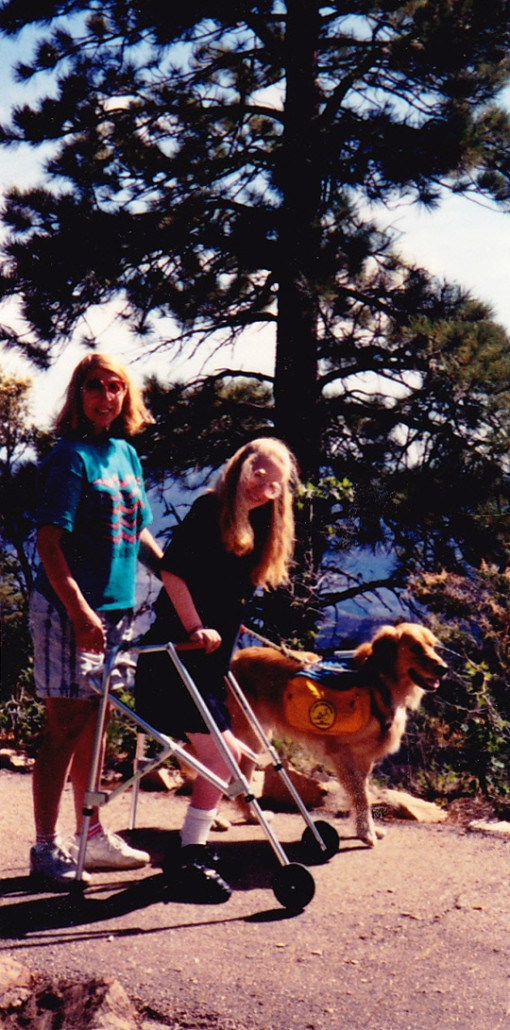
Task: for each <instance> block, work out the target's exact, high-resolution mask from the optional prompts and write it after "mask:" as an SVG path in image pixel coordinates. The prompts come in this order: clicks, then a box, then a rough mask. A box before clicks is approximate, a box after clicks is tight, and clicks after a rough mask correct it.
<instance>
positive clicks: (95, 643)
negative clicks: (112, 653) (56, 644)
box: [72, 608, 106, 654]
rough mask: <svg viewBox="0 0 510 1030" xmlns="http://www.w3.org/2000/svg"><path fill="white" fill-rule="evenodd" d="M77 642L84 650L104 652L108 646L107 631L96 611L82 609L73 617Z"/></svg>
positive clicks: (97, 652) (96, 652)
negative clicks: (105, 631)
mask: <svg viewBox="0 0 510 1030" xmlns="http://www.w3.org/2000/svg"><path fill="white" fill-rule="evenodd" d="M72 623H73V629H74V635H75V638H76V644H77V646H78V647H80V648H81V649H82V651H92V652H94V653H95V654H102V653H103V651H104V650H105V647H106V639H105V633H104V629H103V625H102V622H101V619H100V618H99V616H98V615H97V614H96V612H95V611H93V610H92V608H90V609H89V610H88V611H81V612H79V614H77V615H75V616H74V617H73V618H72Z"/></svg>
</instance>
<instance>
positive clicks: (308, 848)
mask: <svg viewBox="0 0 510 1030" xmlns="http://www.w3.org/2000/svg"><path fill="white" fill-rule="evenodd" d="M314 826H315V829H316V830H317V833H318V834H319V835H320V837H321V838H322V842H323V844H324V845H325V849H324V850H323V849H322V848H321V846H320V844H319V842H318V840H317V839H316V837H315V836H314V834H313V832H312V830H311V829H310V827H309V826H307V827H306V830H305V831H304V833H303V836H302V837H301V843H302V845H303V847H304V848H305V861H306V859H307V858H308V860H309V861H310V862H328V861H329V859H330V858H332V857H333V855H336V853H337V851H338V850H339V848H340V837H339V836H338V833H337V832H336V830H335V827H334V826H332V825H331V823H326V822H325V821H324V820H323V819H319V820H318V822H316V823H314Z"/></svg>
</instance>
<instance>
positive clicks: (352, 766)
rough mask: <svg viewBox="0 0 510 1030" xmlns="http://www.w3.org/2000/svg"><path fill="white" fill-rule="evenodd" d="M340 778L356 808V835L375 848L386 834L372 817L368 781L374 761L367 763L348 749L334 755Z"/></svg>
mask: <svg viewBox="0 0 510 1030" xmlns="http://www.w3.org/2000/svg"><path fill="white" fill-rule="evenodd" d="M332 759H333V762H334V765H335V769H336V774H337V776H338V779H339V781H340V783H341V785H342V787H344V788H345V790H346V791H347V793H348V795H349V797H350V799H351V801H352V804H353V808H354V815H355V820H356V837H358V839H359V840H361V841H363V844H366V845H367V847H369V848H373V847H375V845H376V843H377V838H378V837H383V836H384V831H381V832H379V831H378V830H376V827H375V823H374V820H373V818H372V810H371V805H370V795H369V790H368V782H369V777H370V773H371V771H372V763H367V762H366V761H365V762H363V760H362V759H361V758H360V756H356V757H354V756H353V755H352V754H350V753H349V752H348V751H347V750H346V751H343V752H342V753H337V754H336V755H332Z"/></svg>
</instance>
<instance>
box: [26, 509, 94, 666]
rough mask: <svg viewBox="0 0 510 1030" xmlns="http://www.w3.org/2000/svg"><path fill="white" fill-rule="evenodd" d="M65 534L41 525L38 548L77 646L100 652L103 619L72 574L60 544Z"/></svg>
mask: <svg viewBox="0 0 510 1030" xmlns="http://www.w3.org/2000/svg"><path fill="white" fill-rule="evenodd" d="M63 533H64V530H63V529H61V528H60V526H41V527H40V529H39V530H38V532H37V551H38V554H39V557H40V559H41V561H42V563H43V565H44V570H45V572H46V575H47V577H48V579H49V581H50V583H51V586H52V587H53V589H54V591H55V593H56V595H57V597H58V598H59V599H60V600H61V601H62V604H63V605H64V607H65V609H66V611H67V613H68V615H69V618H70V619H71V622H72V624H73V629H74V635H75V637H76V643H77V645H78V647H81V648H83V650H85V651H95V652H98V653H100V652H102V651H104V649H105V635H104V630H103V627H102V624H101V619H100V618H99V616H98V614H97V613H96V612H95V611H94V610H93V608H91V607H90V605H89V604H88V602H87V601H86V600H85V598H84V596H83V594H82V592H81V590H80V588H79V586H78V583H77V582H76V580H75V579H74V577H73V576H72V575H71V571H70V569H69V565H68V564H67V560H66V557H65V555H64V552H63V550H62V547H61V538H62V534H63Z"/></svg>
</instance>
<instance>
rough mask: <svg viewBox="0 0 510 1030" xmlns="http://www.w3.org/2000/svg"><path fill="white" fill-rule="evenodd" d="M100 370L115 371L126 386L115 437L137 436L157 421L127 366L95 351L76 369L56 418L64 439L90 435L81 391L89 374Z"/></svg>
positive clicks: (57, 426) (56, 425)
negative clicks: (130, 375)
mask: <svg viewBox="0 0 510 1030" xmlns="http://www.w3.org/2000/svg"><path fill="white" fill-rule="evenodd" d="M96 369H98V370H99V369H102V370H103V371H106V372H113V373H114V375H116V376H117V377H118V378H119V379H120V380H121V381H122V382H123V383H124V386H125V387H126V393H125V396H124V402H123V405H122V411H121V413H120V415H119V417H118V418H116V419H115V422H113V423H112V425H111V426H110V433H111V435H112V436H133V435H134V434H135V433H139V432H140V430H141V429H143V428H144V426H147V425H149V424H150V423H151V422H153V421H154V420H153V418H152V415H151V414H150V413H149V412H148V410H147V408H146V407H145V404H144V400H143V397H142V395H141V393H140V390H139V389H138V387H136V386H135V385H134V383H132V381H131V379H130V377H129V375H128V373H127V372H126V369H125V368H124V366H123V365H120V364H119V363H118V362H117V361H115V359H114V358H111V357H110V356H109V355H108V354H100V353H98V352H96V351H93V352H92V353H91V354H87V355H86V356H85V357H84V358H82V360H81V361H80V362H79V364H78V365H77V366H76V368H75V370H74V372H73V374H72V376H71V380H70V383H69V386H68V387H67V393H66V399H65V401H64V405H63V407H62V409H61V411H60V412H59V414H58V415H57V416H56V418H55V422H54V425H55V429H56V431H57V432H58V433H59V434H60V435H61V436H86V435H87V433H88V423H87V420H86V418H85V416H84V414H83V406H82V402H81V390H82V387H83V384H84V383H85V381H86V379H87V377H88V376H89V374H90V373H91V372H94V371H95V370H96Z"/></svg>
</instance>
